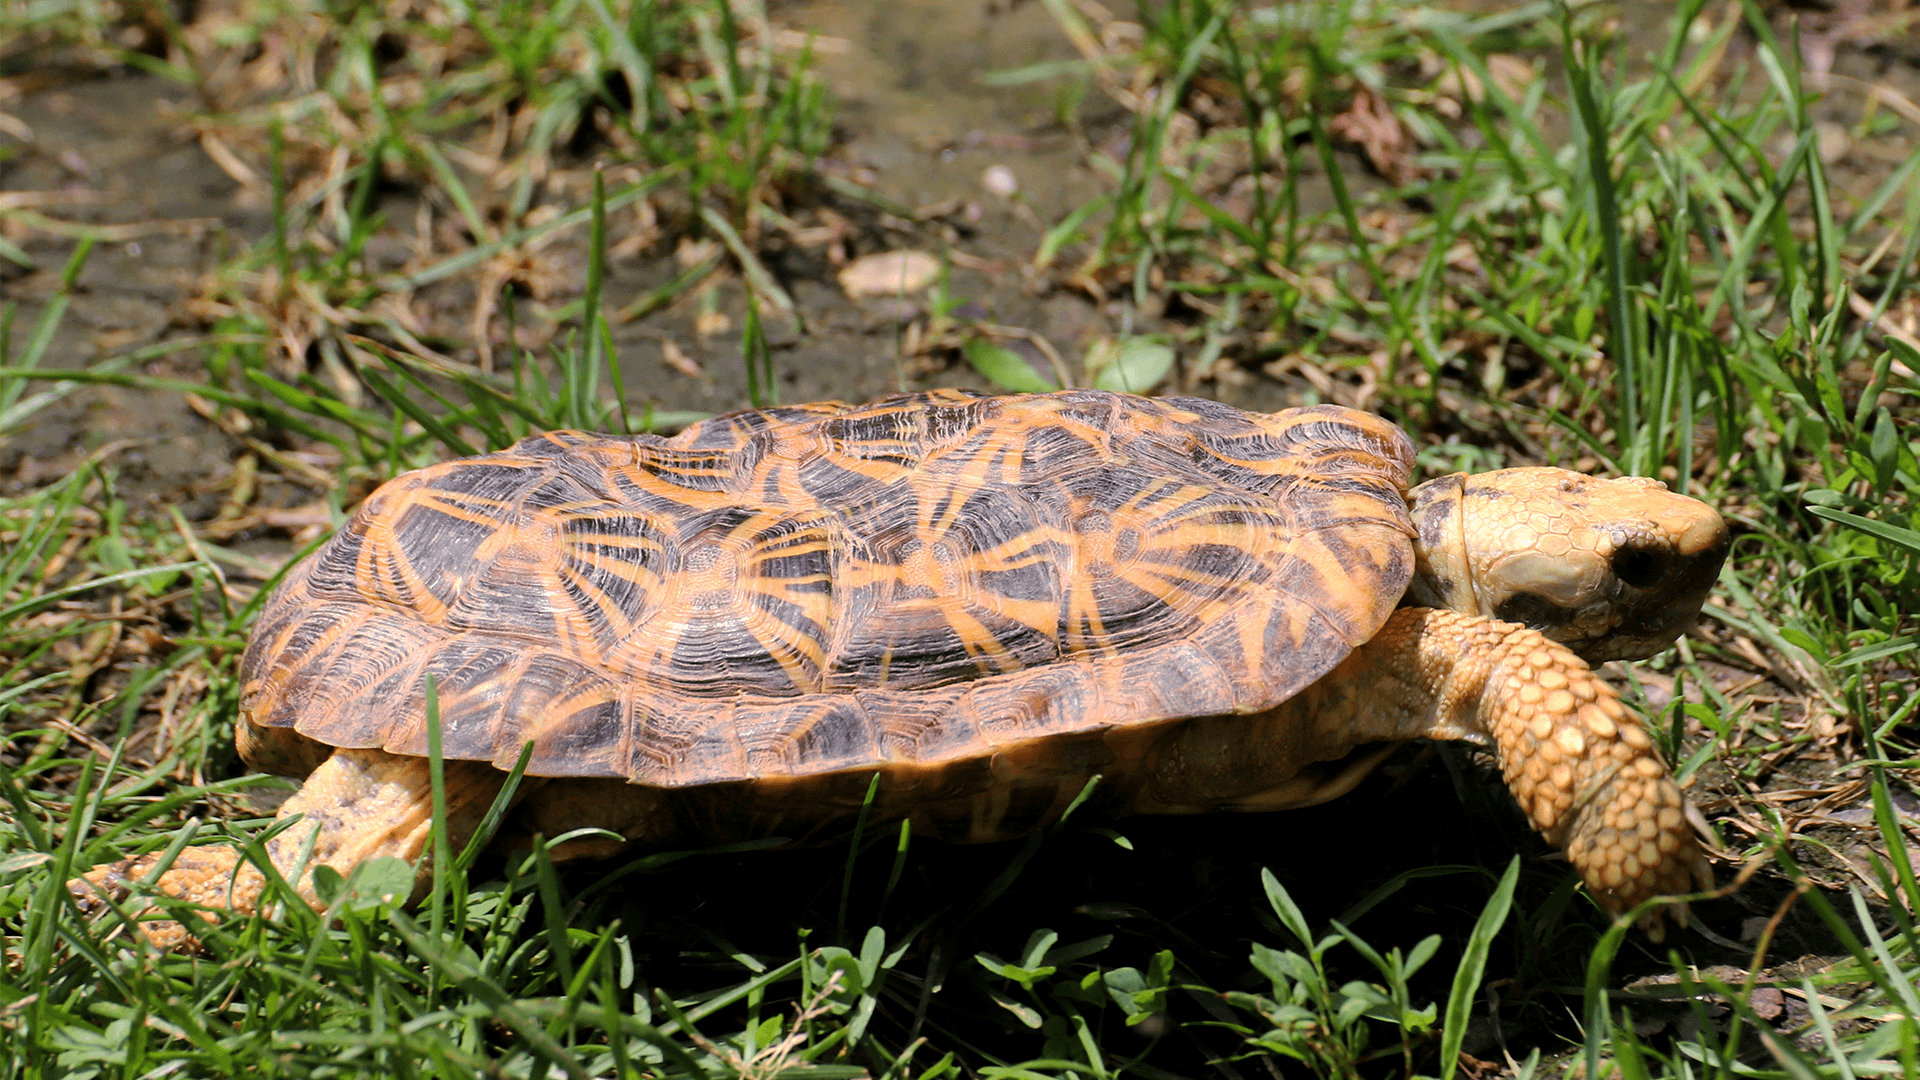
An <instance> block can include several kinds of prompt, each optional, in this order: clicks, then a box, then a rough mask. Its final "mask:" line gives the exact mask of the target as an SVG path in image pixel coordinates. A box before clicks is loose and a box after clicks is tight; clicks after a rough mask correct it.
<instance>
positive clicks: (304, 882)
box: [69, 750, 526, 947]
mask: <svg viewBox="0 0 1920 1080" xmlns="http://www.w3.org/2000/svg"><path fill="white" fill-rule="evenodd" d="M444 764H445V776H446V796H447V818H448V836H447V839H448V843H449V846H450V847H451V849H452V850H454V851H456V852H458V851H460V850H461V849H463V848H464V847H465V846H466V844H467V841H468V840H469V839H470V838H471V837H472V836H473V833H474V830H475V829H477V828H478V827H479V825H480V822H481V819H482V818H484V817H485V816H486V812H487V810H488V808H489V807H491V806H492V805H493V799H494V796H495V795H496V794H497V793H498V792H499V790H500V785H501V783H502V782H503V781H504V780H505V779H506V774H505V773H502V772H500V771H499V770H498V769H495V768H493V767H492V766H491V765H489V764H487V763H486V762H477V761H448V762H445V763H444ZM525 786H526V785H523V787H522V790H525ZM295 815H301V820H300V821H297V822H295V823H294V824H293V826H292V827H290V828H288V829H286V830H284V831H282V832H281V833H280V835H278V836H276V837H274V838H273V839H272V840H270V841H268V844H267V850H268V855H269V857H270V858H271V859H272V860H273V865H274V866H275V868H277V869H278V870H279V871H280V873H281V874H282V875H283V876H285V877H286V878H287V879H288V880H289V881H293V880H294V874H295V872H296V871H297V870H300V856H301V849H302V848H303V847H304V846H305V845H306V842H307V838H308V837H310V836H311V837H312V838H313V851H312V854H311V856H310V858H309V861H308V864H307V868H306V871H305V872H303V873H301V874H300V878H299V880H298V881H296V882H294V884H295V887H296V888H297V889H298V890H299V893H300V896H301V897H302V898H303V899H305V900H306V901H307V903H309V904H311V905H313V906H314V907H315V908H316V909H318V908H322V907H324V906H325V905H323V904H322V903H320V901H319V899H318V898H317V897H316V896H315V894H314V889H313V875H312V868H313V867H316V866H329V867H332V868H333V869H334V870H336V871H338V872H339V873H340V874H341V876H343V877H344V876H346V875H347V874H349V873H351V872H352V870H353V868H354V867H355V866H356V865H358V864H360V863H361V862H364V861H366V860H368V859H373V858H378V857H380V856H383V855H392V856H397V857H399V858H402V859H406V860H407V861H408V862H410V863H412V864H414V867H415V876H414V889H413V892H414V897H415V898H417V897H418V896H419V895H420V894H421V893H422V892H424V891H425V889H426V888H427V887H428V886H429V885H430V883H431V882H432V880H433V868H432V864H431V859H430V858H428V857H425V856H430V855H431V852H428V851H427V850H426V845H427V840H428V837H429V836H430V835H431V832H432V825H433V782H432V777H431V773H430V772H429V769H428V762H427V759H425V758H416V757H404V756H401V755H397V754H389V753H387V752H385V751H383V750H336V751H334V753H333V755H332V756H331V757H329V758H328V759H327V760H326V761H325V762H324V763H323V764H321V766H320V767H319V768H317V769H315V770H314V771H313V773H312V775H310V776H309V777H308V778H307V781H306V783H305V784H303V785H301V787H300V790H299V791H297V792H295V793H294V795H293V797H292V798H290V799H288V800H287V801H286V803H285V804H284V805H282V806H281V807H280V812H279V814H278V815H277V818H278V819H279V820H286V819H288V818H291V817H293V816H295ZM158 859H159V856H158V855H147V856H144V857H142V858H139V859H132V860H128V861H126V862H121V863H116V864H113V865H111V866H103V867H99V868H97V869H95V870H93V871H92V872H90V873H88V874H87V875H86V876H85V877H84V878H80V879H76V880H75V881H73V882H71V883H70V884H69V888H70V889H72V891H73V892H74V893H75V895H76V896H79V897H81V898H82V899H83V900H85V899H86V898H88V897H89V896H90V895H91V894H92V893H94V892H98V893H100V894H102V895H106V896H111V897H114V898H116V899H117V898H120V897H124V896H125V895H126V894H127V893H128V891H129V887H130V886H131V884H132V883H133V882H135V881H138V880H139V879H140V878H142V877H144V876H145V875H146V874H147V873H148V872H149V871H150V870H152V868H153V866H154V864H155V863H156V862H157V861H158ZM265 884H266V879H265V876H264V875H262V874H261V873H260V871H259V870H257V869H255V868H254V867H253V866H252V865H251V864H248V863H246V862H243V861H242V860H241V858H240V853H239V851H238V850H237V849H235V848H233V847H231V846H228V845H225V844H216V845H209V846H205V847H190V848H187V849H186V850H184V851H182V852H181V853H180V856H179V857H178V858H177V859H175V860H174V863H173V865H172V866H171V867H169V868H168V870H167V872H166V873H165V874H162V875H161V876H160V879H159V881H158V882H156V886H157V887H158V888H159V889H160V891H162V892H164V893H167V894H168V895H171V896H177V897H179V898H180V899H182V900H188V901H191V902H193V903H195V904H199V905H202V906H205V907H211V908H226V909H228V910H231V911H237V912H240V913H243V914H245V913H250V912H253V911H255V910H256V909H257V908H258V906H259V903H260V894H261V892H262V890H263V889H264V887H265ZM147 925H149V926H150V927H151V929H150V930H149V931H148V937H149V938H150V939H152V940H153V941H154V943H155V944H158V945H161V946H162V947H171V946H174V945H177V944H181V943H183V942H184V940H185V939H186V932H185V930H183V929H182V928H180V927H179V926H178V925H177V924H167V923H158V924H147Z"/></svg>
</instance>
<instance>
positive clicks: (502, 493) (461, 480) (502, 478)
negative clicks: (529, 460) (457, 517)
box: [420, 458, 547, 510]
mask: <svg viewBox="0 0 1920 1080" xmlns="http://www.w3.org/2000/svg"><path fill="white" fill-rule="evenodd" d="M546 472H547V469H546V467H545V466H544V465H540V466H530V465H524V464H522V465H507V464H500V463H496V462H493V461H489V460H487V459H485V458H477V459H473V460H468V461H459V462H453V463H450V464H447V465H444V466H441V467H439V468H437V469H433V470H429V471H427V472H426V473H425V474H424V475H422V476H421V482H420V486H421V487H422V488H424V489H426V490H429V491H439V492H444V493H446V494H449V495H466V496H470V497H471V499H472V500H483V501H486V502H493V503H498V504H501V505H503V506H505V507H506V508H508V509H509V510H510V509H511V508H512V507H513V506H514V504H516V503H518V502H519V501H520V496H521V494H522V493H523V492H525V491H526V489H527V488H528V486H530V485H532V484H535V483H538V482H539V480H540V479H541V478H542V477H543V476H545V475H546ZM459 501H462V502H467V501H469V500H459Z"/></svg>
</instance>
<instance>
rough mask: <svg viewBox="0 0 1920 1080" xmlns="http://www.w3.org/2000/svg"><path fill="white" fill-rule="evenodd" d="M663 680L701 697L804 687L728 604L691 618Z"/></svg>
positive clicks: (776, 692) (792, 690)
mask: <svg viewBox="0 0 1920 1080" xmlns="http://www.w3.org/2000/svg"><path fill="white" fill-rule="evenodd" d="M661 681H662V682H664V683H665V684H666V685H667V686H669V687H671V688H672V689H673V690H675V691H677V692H679V693H682V694H686V695H689V696H691V697H701V698H716V697H732V696H734V695H736V694H739V693H742V692H744V693H749V694H766V695H770V696H778V697H787V696H791V695H794V694H798V693H800V692H801V690H802V688H801V687H798V686H796V685H794V682H793V679H792V678H791V677H790V676H789V675H788V674H787V671H786V669H785V668H783V667H781V666H780V663H779V662H778V661H777V660H775V659H774V658H773V657H772V656H771V655H769V654H768V652H767V649H766V646H764V645H762V644H760V640H759V638H757V637H755V636H754V633H753V631H752V630H751V629H749V628H748V626H747V623H746V620H744V619H742V618H741V617H739V616H738V615H735V614H733V613H732V612H731V611H729V610H726V609H713V610H712V611H710V612H701V613H700V614H699V615H696V616H695V617H693V618H691V619H689V620H688V622H687V625H686V627H685V628H684V629H683V630H682V631H681V633H680V638H679V640H678V641H677V642H675V643H674V649H673V658H672V660H671V661H670V662H669V663H668V665H667V670H666V671H665V672H664V673H663V677H662V679H661Z"/></svg>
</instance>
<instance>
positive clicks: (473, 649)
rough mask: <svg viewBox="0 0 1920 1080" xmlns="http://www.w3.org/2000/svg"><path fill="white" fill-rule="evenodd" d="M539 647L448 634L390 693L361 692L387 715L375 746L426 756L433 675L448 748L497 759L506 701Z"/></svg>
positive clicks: (457, 754)
mask: <svg viewBox="0 0 1920 1080" xmlns="http://www.w3.org/2000/svg"><path fill="white" fill-rule="evenodd" d="M536 648H537V646H533V645H527V644H522V643H520V642H514V641H502V640H501V639H499V638H496V637H492V636H490V635H481V634H463V635H459V636H456V637H453V638H450V639H448V640H447V642H446V643H445V644H443V645H442V646H441V647H440V648H438V649H436V650H433V651H432V652H431V653H428V654H427V655H426V656H425V658H424V662H422V663H421V664H420V665H419V666H418V669H417V672H416V674H415V675H414V677H413V678H412V679H411V680H410V681H409V682H408V683H407V684H405V685H403V686H400V687H397V688H395V689H396V690H397V691H398V692H397V693H395V694H393V695H392V696H391V697H389V698H387V699H386V700H384V701H370V700H368V698H369V695H361V697H360V700H361V701H363V702H365V703H366V704H367V705H368V706H369V707H370V709H371V710H373V711H380V712H384V713H385V714H386V716H387V723H388V726H387V728H386V738H385V740H384V741H383V742H381V743H378V744H376V745H381V746H384V747H385V748H386V749H387V750H388V751H390V752H392V753H395V754H408V755H412V756H414V757H425V756H426V755H427V746H428V744H427V699H426V681H427V677H428V676H432V677H433V682H434V696H435V700H436V702H437V704H438V714H439V717H440V733H441V740H442V742H441V745H442V750H443V752H444V753H445V754H446V756H448V757H450V758H457V759H460V760H464V761H490V760H492V758H493V753H494V736H495V734H496V732H497V731H498V724H497V721H498V719H499V716H500V707H501V704H502V703H503V702H505V701H506V698H507V695H508V693H509V692H511V690H512V689H513V687H514V684H515V683H516V682H518V674H519V669H520V668H522V667H524V666H525V664H524V662H523V660H524V658H526V657H527V656H529V655H530V654H531V653H533V652H534V650H535V649H536Z"/></svg>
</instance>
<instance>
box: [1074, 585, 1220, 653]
mask: <svg viewBox="0 0 1920 1080" xmlns="http://www.w3.org/2000/svg"><path fill="white" fill-rule="evenodd" d="M1087 587H1088V591H1089V592H1090V593H1091V594H1092V596H1093V602H1094V605H1095V606H1096V607H1097V608H1098V609H1099V612H1100V627H1099V629H1100V631H1101V632H1100V633H1099V634H1097V635H1096V634H1095V632H1094V626H1093V624H1092V622H1091V621H1090V620H1083V621H1082V622H1081V625H1078V626H1074V625H1071V622H1072V615H1071V613H1070V612H1069V610H1068V608H1067V605H1066V604H1064V603H1063V604H1062V605H1061V608H1060V633H1061V639H1062V640H1069V637H1072V638H1080V639H1084V640H1085V641H1086V643H1087V645H1089V646H1090V647H1092V648H1095V649H1101V650H1126V649H1135V648H1146V647H1148V646H1153V645H1161V644H1165V643H1168V642H1172V641H1178V640H1179V639H1181V638H1183V637H1186V636H1187V635H1189V634H1191V633H1193V632H1194V630H1195V629H1197V627H1198V625H1199V624H1198V620H1197V619H1195V618H1194V617H1193V616H1192V615H1189V614H1187V613H1185V612H1183V611H1181V610H1180V609H1178V608H1175V607H1172V606H1170V605H1168V604H1167V602H1166V601H1164V600H1162V599H1161V598H1160V597H1158V596H1156V595H1154V594H1153V593H1151V592H1148V591H1146V590H1145V589H1141V588H1139V587H1137V586H1135V585H1134V584H1133V583H1131V582H1129V581H1127V580H1126V579H1124V578H1119V577H1106V578H1095V579H1091V580H1090V581H1089V582H1088V586H1087Z"/></svg>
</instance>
